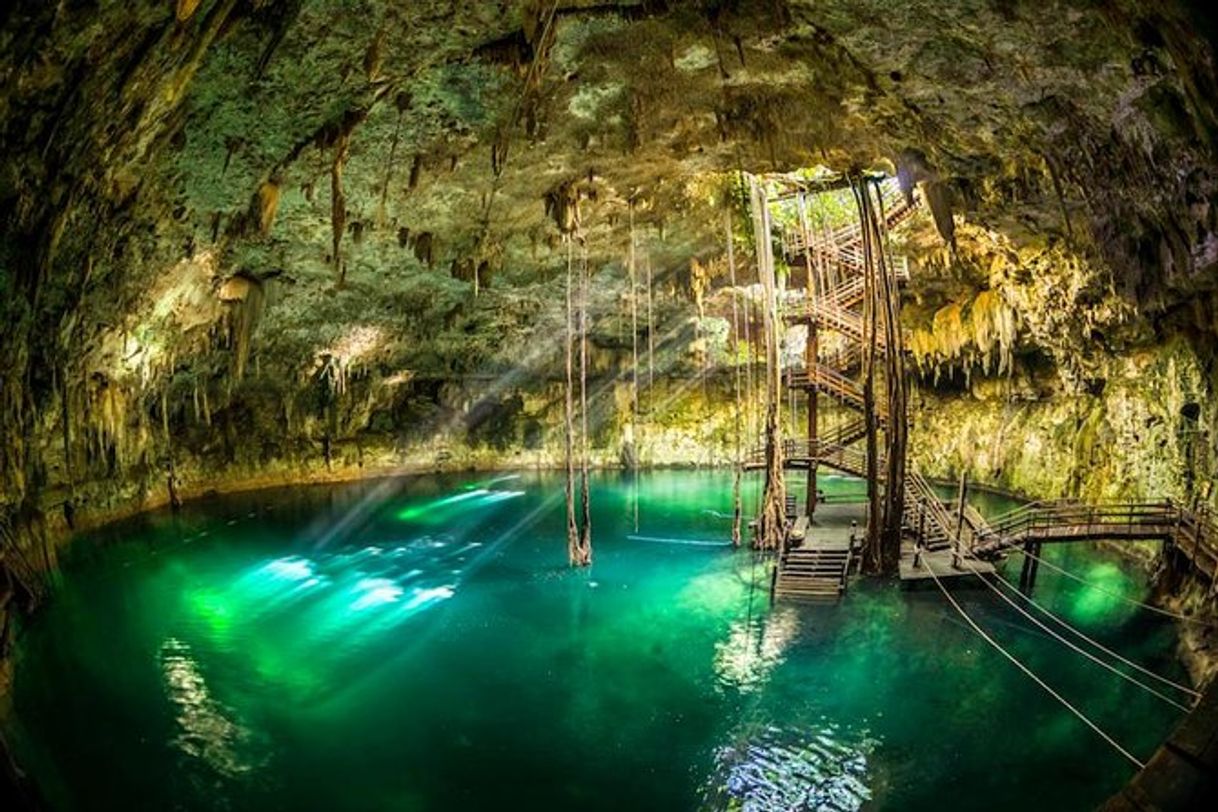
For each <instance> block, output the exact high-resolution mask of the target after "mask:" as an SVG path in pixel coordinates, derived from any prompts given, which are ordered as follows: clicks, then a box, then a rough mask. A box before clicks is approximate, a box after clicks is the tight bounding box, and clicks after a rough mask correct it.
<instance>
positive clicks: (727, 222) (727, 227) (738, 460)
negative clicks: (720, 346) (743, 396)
mask: <svg viewBox="0 0 1218 812" xmlns="http://www.w3.org/2000/svg"><path fill="white" fill-rule="evenodd" d="M723 229H724V231H725V232H726V233H725V236H726V238H727V274H728V284H729V285H730V286H731V288H732V335H731V341H730V342H729V346H730V347H731V349H732V357H731V364H732V383H733V394H734V395H735V399H734V400H733V403H732V423H733V429H734V434H735V438H734V445H733V448H732V453H733V459H732V467H733V468H735V471H734V472H733V475H732V543H733V544H735V545H736V546H739V545H740V519H741V515H742V513H743V509H742V505H741V502H740V475H741V470H740V469H741V468H742V467H743V459H742V455H741V448H740V445H741V443H740V306H739V302H738V301H737V299H738V297H739V295H740V291H739V290H737V289H736V253H735V250H734V248H733V246H732V209H731V206H730V205H729V206H728V207H727V208H726V209H724V212H723Z"/></svg>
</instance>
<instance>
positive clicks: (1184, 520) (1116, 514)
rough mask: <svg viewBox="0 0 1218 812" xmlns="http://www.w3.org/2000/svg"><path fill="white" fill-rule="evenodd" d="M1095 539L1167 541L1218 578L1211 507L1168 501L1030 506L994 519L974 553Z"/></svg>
mask: <svg viewBox="0 0 1218 812" xmlns="http://www.w3.org/2000/svg"><path fill="white" fill-rule="evenodd" d="M1093 539H1112V540H1126V541H1155V540H1157V541H1165V542H1168V543H1169V544H1171V545H1172V546H1173V547H1174V548H1175V549H1177V550H1178V551H1179V552H1180V553H1182V554H1183V555H1184V556H1185V557H1186V558H1188V559H1189V560H1190V561H1192V562H1193V564H1194V565H1196V566H1197V567H1198V568H1199V569H1201V570H1202V571H1203V572H1204V573H1205V574H1207V575H1209V576H1210V577H1214V576H1215V575H1216V574H1218V524H1216V523H1215V521H1214V517H1213V515H1212V512H1211V511H1210V509H1209V508H1199V509H1196V510H1191V509H1188V508H1185V507H1184V506H1182V505H1180V504H1177V503H1175V502H1173V501H1171V500H1170V499H1164V500H1158V501H1149V502H1106V503H1098V504H1086V503H1083V502H1078V501H1075V500H1057V501H1041V502H1029V503H1028V504H1026V505H1022V506H1020V507H1018V508H1016V509H1015V510H1012V511H1009V512H1007V513H1004V514H1002V515H1000V516H996V517H994V518H993V519H992V520H990V522H989V525H988V527H987V528H986V530H985V532H984V533H982V534H981V535H980V537H979V538H978V540H977V545H976V550H977V552H978V553H979V554H982V555H984V554H990V553H997V552H1000V551H1001V550H1004V549H1007V548H1010V547H1015V546H1019V545H1021V544H1025V543H1028V542H1036V543H1048V542H1063V541H1085V540H1093Z"/></svg>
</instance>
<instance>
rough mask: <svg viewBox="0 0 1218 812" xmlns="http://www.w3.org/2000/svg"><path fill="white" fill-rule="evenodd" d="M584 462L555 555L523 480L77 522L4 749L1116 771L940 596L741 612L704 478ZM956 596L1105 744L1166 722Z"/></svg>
mask: <svg viewBox="0 0 1218 812" xmlns="http://www.w3.org/2000/svg"><path fill="white" fill-rule="evenodd" d="M821 482H822V487H823V488H824V489H825V492H826V495H827V496H828V497H829V504H832V503H833V500H834V499H844V500H848V499H850V498H851V497H853V496H859V495H861V494H862V492H863V485H862V483H861V482H859V481H857V480H851V479H846V478H837V477H827V478H822V480H821ZM592 484H593V488H592V493H593V502H592V521H593V526H594V528H595V533H596V539H597V544H596V554H595V559H594V562H593V564H592V566H591V567H589V568H582V569H572V568H570V567H568V565H567V561H566V551H565V537H564V517H563V505H562V498H561V493H562V481H561V477H560V476H554V475H548V474H538V473H519V474H500V475H473V476H470V475H467V476H422V477H412V478H398V479H385V480H377V481H370V482H363V483H359V484H349V485H337V486H321V487H312V488H295V489H284V490H271V491H259V492H255V493H250V494H245V495H233V496H224V497H215V498H210V499H204V500H202V501H198V502H192V503H188V504H187V505H186V506H185V507H184V509H183V510H182V511H181V512H180V513H178V514H176V515H174V514H171V513H169V512H168V511H164V512H155V513H150V514H146V515H144V516H141V517H139V518H137V519H134V520H129V521H125V522H122V523H119V524H116V525H112V526H110V527H107V528H105V529H103V530H100V531H97V532H94V533H92V534H89V535H87V536H86V537H83V538H80V539H78V540H77V542H76V543H75V545H74V546H73V548H72V552H71V555H70V559H69V560H68V561H66V562H65V566H64V571H63V573H62V575H61V576H60V580H59V582H58V584H57V586H56V588H55V592H54V599H53V600H52V601H51V602H50V604H49V606H48V608H47V609H46V610H45V611H44V612H43V613H41V614H40V615H39V616H37V617H36V618H35V619H34V620H33V622H32V623H31V624H30V627H29V628H28V629H27V630H26V633H25V634H24V636H23V638H22V640H21V644H20V647H19V651H18V654H17V662H18V665H17V672H16V679H15V685H14V713H13V714H12V715H11V717H10V719H9V720H8V722H7V725H6V727H7V731H8V736H9V738H10V742H11V744H12V745H13V747H14V750H15V753H16V755H17V757H18V758H19V759H20V761H21V763H23V764H24V765H27V767H28V769H30V770H31V772H32V774H33V776H34V777H36V779H37V780H38V784H39V786H40V788H41V789H42V791H43V793H44V794H45V796H46V797H47V798H48V800H50V801H51V802H52V803H53V805H54V806H55V807H56V808H59V809H109V808H114V807H115V806H118V805H125V806H129V807H131V808H140V809H171V808H180V809H332V810H340V809H401V810H409V809H419V810H424V809H426V810H432V809H435V810H439V809H492V808H503V809H606V810H608V809H623V808H624V809H705V810H728V809H747V810H758V812H761V811H762V810H790V809H821V810H856V809H879V808H885V809H904V810H923V809H924V810H952V809H962V810H963V809H975V808H977V807H976V803H975V800H974V799H976V798H977V797H983V796H984V797H987V798H989V799H991V800H990V801H989V802H988V803H987V808H992V809H1010V810H1020V809H1028V808H1030V807H1032V806H1035V807H1036V808H1038V809H1043V810H1046V811H1047V810H1076V809H1083V808H1089V807H1090V806H1094V805H1095V804H1096V803H1098V802H1100V801H1102V800H1103V799H1104V798H1105V797H1107V796H1108V795H1110V794H1111V793H1112V792H1114V791H1115V790H1117V789H1119V787H1120V786H1121V785H1122V783H1123V782H1125V781H1126V780H1127V779H1128V778H1129V776H1130V774H1131V768H1130V766H1129V765H1128V764H1127V763H1125V762H1124V761H1123V760H1122V759H1121V757H1120V756H1118V755H1117V754H1115V753H1114V752H1113V751H1112V750H1110V749H1109V748H1108V747H1107V746H1105V745H1104V744H1103V742H1102V741H1100V740H1099V739H1097V737H1096V735H1095V734H1094V733H1093V732H1092V731H1090V730H1088V729H1087V728H1086V727H1084V726H1083V725H1082V724H1081V723H1080V722H1079V721H1078V720H1077V719H1075V718H1073V717H1071V716H1070V715H1069V714H1067V713H1065V712H1064V711H1063V709H1062V708H1061V707H1060V706H1059V705H1058V704H1056V703H1055V702H1054V701H1053V700H1052V699H1051V698H1050V697H1048V696H1047V695H1046V694H1044V693H1043V692H1042V691H1041V689H1040V688H1039V687H1037V686H1036V685H1035V684H1033V683H1032V682H1030V681H1029V680H1028V679H1027V678H1026V677H1025V676H1024V675H1023V674H1021V673H1020V672H1018V671H1017V670H1016V669H1015V668H1013V667H1011V666H1010V664H1009V663H1007V662H1005V661H1004V660H1003V659H1002V658H1001V657H1000V656H999V655H998V654H997V653H996V652H995V651H993V650H992V649H990V648H988V647H987V646H986V645H985V644H983V643H982V642H981V641H980V640H979V639H978V637H977V636H976V634H975V633H974V632H973V631H971V630H970V629H969V628H967V627H966V626H965V625H964V624H963V623H961V622H960V620H959V618H958V617H957V616H956V615H955V614H954V613H953V611H952V610H951V609H950V608H949V607H948V605H947V604H946V603H945V601H944V599H943V597H942V596H941V595H940V594H939V592H938V591H937V590H923V591H905V590H901V589H899V588H898V587H897V586H896V585H895V584H893V583H883V582H867V581H861V582H859V583H858V584H856V585H854V586H852V588H851V589H850V590H849V591H848V592H847V594H846V596H845V597H844V599H843V600H842V601H841V602H840V603H837V604H833V605H803V604H798V603H784V602H779V603H777V604H776V605H771V604H770V600H769V596H768V577H769V575H768V568H769V566H770V565H769V563H768V560H766V559H758V557H757V554H756V553H754V552H751V551H749V550H733V549H732V548H731V547H730V546H728V544H729V539H730V525H731V510H732V502H731V497H730V494H731V474H730V473H729V472H690V471H656V472H652V473H644V474H640V475H638V476H632V475H629V474H603V475H597V476H595V477H594V478H593V483H592ZM746 486H747V487H746V491H745V495H744V500H745V503H746V504H751V503H752V502H753V501H755V499H756V490H757V488H756V483H754V484H753V485H751V486H749V485H748V483H746ZM982 507H983V509H985V510H987V511H993V510H1000V509H1002V508H1004V507H1009V505H1005V504H1003V500H1001V499H990V500H988V501H987V502H986V503H984V504H983V505H982ZM636 516H637V525H636ZM1046 556H1049V557H1050V558H1049V559H1048V560H1053V561H1055V562H1057V563H1058V564H1061V565H1064V566H1068V567H1069V568H1070V569H1071V570H1073V571H1078V572H1083V573H1085V574H1086V576H1087V578H1088V579H1089V580H1091V581H1092V583H1094V584H1096V585H1097V588H1095V589H1092V588H1087V587H1081V586H1080V585H1079V584H1077V583H1075V582H1073V581H1070V580H1068V579H1064V578H1060V577H1056V576H1055V574H1054V573H1053V572H1052V571H1046V572H1044V573H1042V575H1041V576H1040V578H1039V580H1038V582H1037V585H1036V591H1035V595H1036V598H1037V599H1038V600H1039V601H1041V602H1042V603H1043V604H1044V605H1046V606H1047V607H1049V608H1051V609H1052V610H1053V611H1054V612H1056V613H1058V614H1059V615H1060V616H1062V617H1063V618H1065V619H1067V620H1068V621H1069V622H1071V623H1073V624H1076V625H1077V626H1078V627H1079V628H1080V629H1082V630H1085V631H1086V632H1087V633H1088V634H1090V635H1093V636H1094V637H1096V638H1097V639H1099V640H1100V641H1102V642H1104V643H1106V644H1108V645H1110V646H1112V647H1113V648H1117V649H1119V650H1121V651H1122V652H1123V653H1124V654H1125V655H1126V656H1129V657H1131V658H1134V659H1136V660H1137V661H1139V662H1141V663H1143V664H1144V665H1147V666H1149V667H1151V668H1154V669H1155V670H1157V671H1159V672H1160V673H1163V674H1165V675H1168V676H1176V677H1179V676H1180V673H1181V672H1180V669H1179V667H1178V666H1177V665H1176V664H1175V663H1174V662H1173V660H1172V657H1171V652H1172V650H1173V644H1174V639H1175V632H1174V629H1173V626H1172V624H1171V622H1170V621H1168V620H1166V619H1163V618H1158V617H1156V616H1155V615H1153V614H1150V615H1148V614H1147V613H1145V612H1141V611H1139V610H1138V609H1137V607H1134V606H1132V605H1131V604H1129V603H1127V602H1126V601H1124V600H1122V598H1138V597H1141V596H1143V594H1144V593H1145V588H1146V587H1145V584H1144V583H1143V579H1142V578H1141V577H1139V576H1137V575H1134V574H1130V573H1131V572H1132V570H1129V569H1128V568H1127V567H1125V566H1123V565H1122V564H1121V563H1119V561H1117V560H1116V559H1113V558H1111V557H1110V556H1109V555H1107V554H1105V553H1103V552H1101V551H1099V550H1096V549H1093V548H1091V547H1090V546H1086V547H1084V546H1081V545H1078V546H1076V545H1071V546H1068V547H1067V546H1066V545H1063V546H1062V547H1061V548H1060V549H1055V550H1052V551H1050V552H1047V553H1046ZM1014 572H1015V573H1016V574H1017V573H1018V569H1015V570H1014ZM1007 576H1008V577H1011V573H1008V574H1007ZM956 594H957V595H958V599H959V600H960V601H962V603H963V605H964V606H965V607H966V608H967V610H968V612H969V613H970V615H972V616H973V617H974V618H976V619H977V621H978V622H979V623H980V624H981V625H982V626H984V627H985V628H986V629H987V630H988V631H989V632H990V633H991V634H993V635H994V636H995V637H996V638H997V639H999V640H1000V641H1001V642H1002V643H1003V645H1004V646H1007V647H1009V649H1010V650H1011V651H1013V652H1014V653H1016V654H1017V656H1018V657H1019V658H1020V659H1021V660H1022V661H1024V662H1026V663H1028V664H1029V665H1030V666H1031V667H1033V668H1034V669H1035V670H1036V672H1037V673H1039V674H1041V675H1043V676H1044V677H1045V678H1046V679H1047V680H1049V681H1051V682H1052V683H1053V684H1054V686H1055V687H1056V688H1057V689H1058V690H1060V691H1061V692H1062V693H1063V694H1065V695H1066V696H1068V697H1070V698H1071V699H1072V700H1073V701H1075V702H1076V703H1077V704H1078V705H1079V706H1080V707H1082V708H1084V709H1085V710H1086V712H1087V713H1088V714H1089V715H1091V716H1092V717H1093V718H1096V719H1098V720H1101V721H1102V723H1103V725H1104V727H1105V729H1106V730H1107V731H1108V732H1109V733H1111V734H1112V735H1113V736H1114V737H1116V738H1117V739H1118V740H1120V741H1121V742H1122V743H1123V744H1124V745H1125V746H1127V747H1129V748H1131V749H1132V750H1133V751H1135V752H1137V753H1140V754H1143V755H1145V754H1147V753H1149V752H1150V751H1152V750H1153V749H1154V747H1155V746H1156V745H1157V743H1158V742H1160V741H1161V740H1162V739H1163V737H1164V736H1165V735H1166V733H1167V732H1168V731H1169V730H1170V728H1171V727H1172V725H1173V724H1174V723H1175V722H1176V720H1177V719H1178V718H1179V716H1180V714H1179V712H1177V711H1176V710H1175V709H1174V708H1172V707H1170V706H1168V705H1166V704H1164V703H1162V702H1160V701H1158V700H1157V699H1155V698H1154V697H1153V696H1150V695H1149V694H1147V693H1145V692H1143V691H1140V690H1138V689H1137V688H1136V687H1135V686H1132V685H1129V684H1127V683H1125V682H1122V681H1121V680H1118V679H1115V678H1113V677H1112V675H1111V674H1108V673H1107V672H1105V671H1104V670H1102V669H1099V668H1097V667H1095V666H1094V665H1093V664H1091V663H1088V662H1086V661H1085V660H1083V659H1081V658H1079V657H1077V656H1073V655H1072V654H1071V653H1070V652H1069V651H1068V650H1066V649H1064V648H1063V647H1061V646H1060V645H1058V644H1057V643H1055V642H1054V641H1053V640H1051V639H1049V638H1048V637H1047V636H1046V635H1045V634H1043V633H1041V632H1039V631H1038V630H1037V629H1035V628H1033V627H1032V626H1031V625H1030V624H1028V623H1027V622H1025V621H1023V620H1022V619H1021V618H1020V617H1018V616H1017V615H1016V614H1014V613H1013V612H1012V611H1011V610H1010V608H1009V607H1007V606H1005V605H1004V604H1002V603H1001V602H1000V601H998V600H997V599H996V598H995V597H994V596H993V595H992V594H991V593H989V592H988V591H987V590H978V589H973V590H969V591H960V592H957V593H956Z"/></svg>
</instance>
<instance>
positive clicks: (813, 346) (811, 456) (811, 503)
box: [797, 192, 822, 519]
mask: <svg viewBox="0 0 1218 812" xmlns="http://www.w3.org/2000/svg"><path fill="white" fill-rule="evenodd" d="M797 201H798V203H799V229H800V235H801V236H802V237H803V243H804V264H805V265H806V266H807V271H808V275H807V277H806V286H805V287H806V291H807V297H808V304H809V305H810V306H811V307H810V318H809V319H808V341H807V343H806V344H805V345H804V367H805V368H806V369H807V370H808V452H809V453H808V492H807V495H806V497H805V500H804V503H805V504H806V505H807V510H808V518H809V519H811V518H812V516H813V515H814V514H815V513H816V500H817V489H816V467H817V466H816V452H817V450H818V447H817V411H818V404H817V400H818V397H819V392H818V390H817V387H816V386H815V384H814V381H815V375H814V373H815V371H816V365H817V364H818V363H819V362H820V352H819V350H820V342H819V336H818V335H817V332H818V329H817V323H816V299H817V297H818V296H820V295H821V293H822V290H821V289H820V288H819V285H820V281H819V277H818V282H817V284H813V267H812V247H811V242H812V234H811V231H810V230H809V228H808V208H807V205H806V201H805V199H804V194H803V192H800V193H799V196H798V198H797ZM816 264H817V270H819V267H820V263H819V261H818V262H817V263H816Z"/></svg>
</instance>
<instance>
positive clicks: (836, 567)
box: [773, 516, 853, 602]
mask: <svg viewBox="0 0 1218 812" xmlns="http://www.w3.org/2000/svg"><path fill="white" fill-rule="evenodd" d="M850 533H851V530H850V527H849V526H845V527H841V526H822V525H819V524H813V523H812V522H811V521H810V520H809V519H808V517H807V516H800V517H798V518H797V519H796V520H795V522H794V523H793V524H792V526H791V531H790V534H789V536H788V542H787V543H788V545H789V546H788V549H787V552H786V553H784V554H783V555H782V557H781V558H780V559H779V560H778V562H777V564H776V565H775V569H774V576H773V577H774V584H773V587H774V589H773V595H774V597H775V598H793V599H797V600H805V601H819V602H825V601H836V600H837V599H838V598H840V597H841V595H842V593H844V592H845V591H846V577H847V576H848V575H849V572H850V566H851V563H852V561H853V553H852V550H851V544H850Z"/></svg>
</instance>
